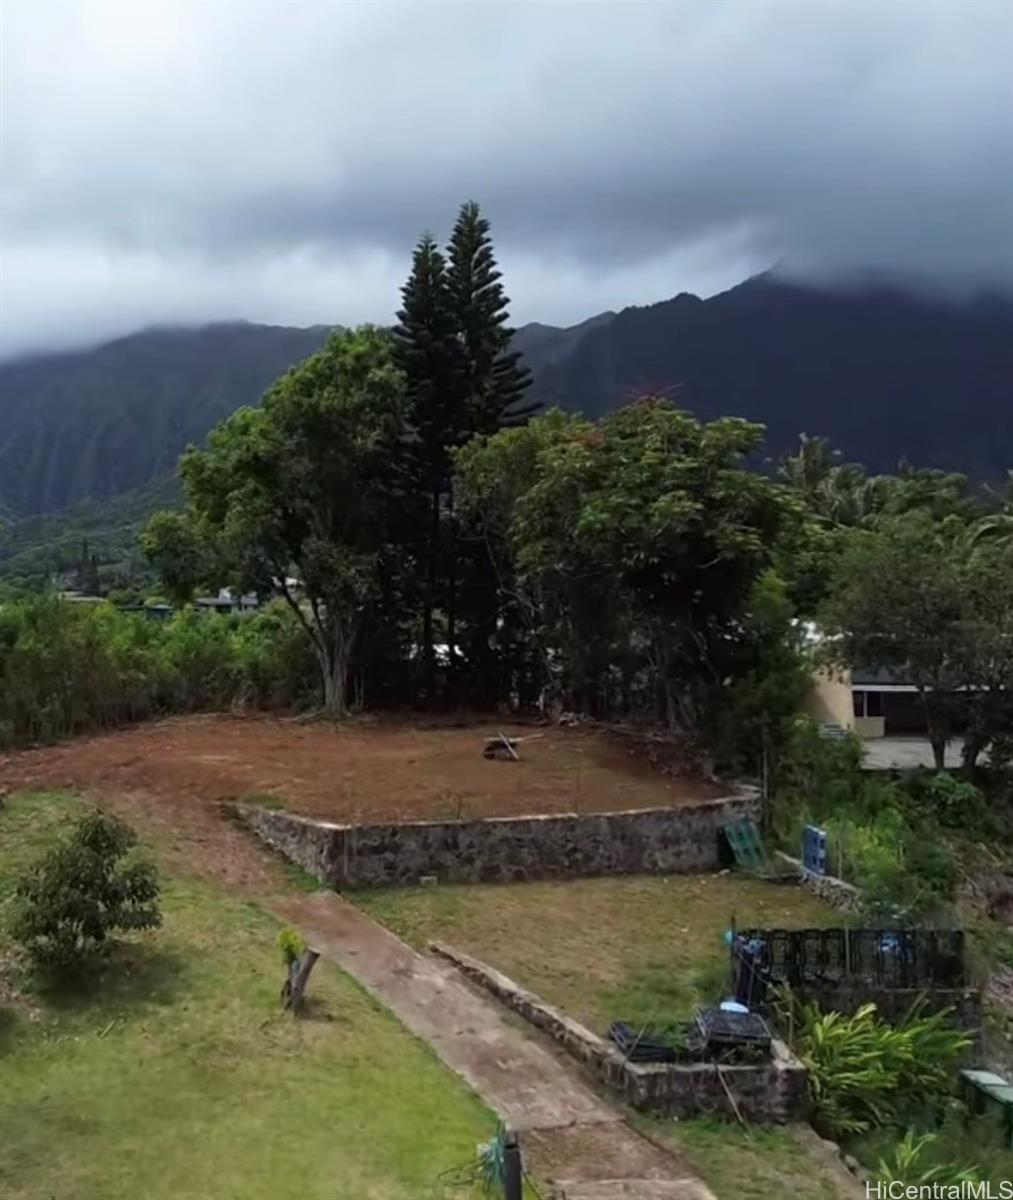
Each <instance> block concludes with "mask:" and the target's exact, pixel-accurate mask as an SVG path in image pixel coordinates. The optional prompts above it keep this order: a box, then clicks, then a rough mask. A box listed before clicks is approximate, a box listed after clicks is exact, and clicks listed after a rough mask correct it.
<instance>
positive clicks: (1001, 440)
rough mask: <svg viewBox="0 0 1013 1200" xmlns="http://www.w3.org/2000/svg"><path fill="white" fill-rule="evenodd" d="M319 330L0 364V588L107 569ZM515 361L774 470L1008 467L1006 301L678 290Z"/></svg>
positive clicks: (144, 336)
mask: <svg viewBox="0 0 1013 1200" xmlns="http://www.w3.org/2000/svg"><path fill="white" fill-rule="evenodd" d="M326 334H327V329H326V327H324V326H316V327H313V328H310V329H290V328H284V327H279V326H264V325H250V324H243V323H234V324H219V325H209V326H205V327H203V328H197V329H190V330H183V329H176V330H150V331H147V332H143V333H139V334H135V335H133V336H131V337H126V338H122V339H120V340H118V341H115V342H111V343H108V344H107V345H104V346H99V347H97V348H95V349H92V350H87V351H78V352H75V353H72V354H59V355H45V356H38V357H35V358H33V359H25V360H19V361H13V362H8V363H5V364H0V573H2V574H4V575H6V576H12V575H13V576H18V575H25V576H35V575H38V574H40V573H44V572H47V571H52V570H54V569H56V570H59V569H62V568H63V567H64V566H65V565H66V562H67V561H68V560H70V561H74V556H75V555H76V553H77V550H78V548H79V546H80V541H81V538H82V536H87V537H88V538H89V541H90V543H91V544H92V545H93V547H94V548H95V549H96V551H97V552H99V553H100V555H101V556H102V558H103V561H107V562H108V561H116V560H117V559H118V558H119V557H120V556H122V555H123V554H125V553H126V552H127V550H128V549H129V548H130V547H131V546H132V545H133V541H134V535H135V533H136V529H137V528H138V526H139V524H140V523H141V522H143V520H144V519H145V518H146V517H147V516H148V515H149V513H150V512H152V511H153V510H154V509H155V508H157V507H160V506H163V505H165V504H166V503H167V502H171V499H172V496H173V494H174V493H173V492H172V485H171V484H170V483H169V482H167V479H168V476H169V475H170V474H171V473H172V472H173V471H174V469H175V464H176V460H177V458H178V456H179V454H180V452H181V451H182V450H183V449H184V448H185V447H186V446H187V445H188V444H189V443H197V444H199V443H200V442H202V441H203V439H204V437H205V435H206V434H207V432H208V430H210V429H211V428H212V427H213V426H214V425H215V424H216V423H217V422H218V421H220V420H221V419H222V418H224V417H226V416H228V415H229V414H230V413H232V412H233V411H235V409H237V408H239V407H241V406H242V405H247V404H256V403H258V402H259V400H260V398H261V396H262V394H263V393H264V391H265V390H266V389H267V388H268V387H269V386H270V384H271V383H272V382H273V381H274V380H275V379H276V378H277V377H278V376H279V375H281V374H282V373H283V372H284V371H285V370H286V369H287V368H288V367H290V366H292V365H293V364H294V363H296V362H299V361H300V360H302V359H304V358H305V357H306V356H307V355H309V354H310V353H312V352H313V351H315V350H317V349H318V348H319V347H320V346H321V345H322V343H323V341H324V339H325V337H326ZM514 347H515V349H517V350H520V351H521V352H522V353H523V355H524V360H525V362H526V363H527V365H528V367H529V368H530V369H531V371H532V374H533V377H534V383H533V387H532V389H531V393H530V394H531V395H532V396H533V397H535V398H536V399H538V400H540V401H541V402H542V403H543V405H545V406H546V407H550V406H554V405H558V406H559V407H562V408H564V409H567V410H570V411H576V412H583V413H585V414H586V415H589V416H592V417H595V416H600V415H602V414H604V413H607V412H610V411H612V410H613V409H614V408H616V407H618V406H619V405H621V404H622V403H623V402H624V401H625V400H627V399H629V398H630V397H631V396H635V395H641V394H644V393H645V392H655V393H659V392H660V393H663V394H668V395H671V396H674V397H676V398H677V399H678V402H679V403H680V404H682V405H684V406H685V407H687V408H689V409H691V410H692V411H693V412H695V413H696V414H697V415H698V416H700V417H703V418H705V419H712V418H714V417H718V416H742V417H746V418H749V419H750V420H755V421H760V422H762V423H763V424H764V425H765V426H766V428H767V438H766V446H765V451H766V453H768V454H771V455H773V456H776V455H777V454H779V453H781V452H783V451H785V450H788V449H790V448H791V447H793V446H794V445H795V444H796V442H797V439H798V435H799V434H800V433H802V432H806V433H809V434H812V435H822V436H826V437H828V438H829V439H830V441H831V443H832V444H833V445H834V446H835V447H836V448H838V449H839V450H840V451H841V452H842V453H843V454H844V456H845V457H846V458H848V459H851V460H856V461H860V462H863V463H864V464H865V465H866V466H867V467H869V468H870V469H872V470H878V471H891V470H893V469H895V468H896V466H897V463H898V461H899V460H901V459H907V460H909V461H911V462H913V463H915V464H917V465H919V466H942V467H947V468H950V469H954V470H961V471H965V472H968V473H969V474H971V475H972V476H975V477H980V478H986V479H987V478H996V477H1000V476H1001V475H1002V473H1003V471H1004V470H1005V468H1006V466H1007V465H1008V464H1009V462H1010V461H1013V382H1011V381H1013V302H1010V301H1009V300H1003V299H999V298H992V299H982V300H979V301H977V302H974V303H956V302H944V301H939V300H931V301H930V300H926V299H917V298H913V297H910V296H903V295H901V294H899V293H897V292H891V291H886V290H866V291H863V292H852V293H850V294H832V293H829V292H818V291H813V290H810V289H806V288H802V287H798V286H793V285H788V284H784V283H780V282H777V281H775V280H773V279H771V278H769V277H759V278H756V279H752V280H749V281H747V282H746V283H744V284H742V285H740V286H739V287H736V288H733V289H731V290H730V291H728V292H725V293H723V294H721V295H718V296H714V297H712V298H711V299H709V300H700V299H698V298H697V297H695V296H690V295H685V294H684V295H680V296H677V297H675V298H674V299H672V300H666V301H664V302H662V303H660V304H655V305H651V306H649V307H645V308H628V309H625V310H623V311H622V312H620V313H618V314H615V313H611V312H609V313H602V314H599V315H598V316H596V317H592V318H589V319H588V320H587V321H584V322H583V323H581V324H579V325H575V326H572V327H570V328H560V327H557V326H551V325H542V324H537V323H533V324H529V325H525V326H523V327H521V328H520V329H519V330H518V331H517V333H516V334H515V336H514ZM115 497H121V498H122V499H120V500H114V501H113V502H112V503H110V498H115ZM68 508H72V509H73V511H72V512H69V513H65V514H64V516H63V517H59V518H58V517H41V516H40V514H48V513H58V512H61V511H62V510H65V509H68ZM26 518H31V519H27V520H26Z"/></svg>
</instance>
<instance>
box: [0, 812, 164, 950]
mask: <svg viewBox="0 0 1013 1200" xmlns="http://www.w3.org/2000/svg"><path fill="white" fill-rule="evenodd" d="M136 841H137V835H136V834H135V833H134V831H133V830H132V829H131V828H130V827H129V826H128V825H124V824H123V823H122V822H121V821H117V820H116V819H115V818H114V817H109V816H106V815H105V814H104V813H101V812H93V813H91V814H90V815H88V816H87V817H85V818H84V819H83V820H82V821H81V822H80V823H79V824H78V825H77V827H76V828H75V830H74V832H73V833H72V834H71V835H70V837H69V838H68V839H67V840H66V841H65V842H64V843H63V844H62V845H59V846H57V847H56V848H55V849H53V850H51V851H50V852H49V853H48V854H46V855H45V857H44V858H42V859H41V860H40V861H39V862H38V863H36V864H35V865H34V866H33V867H32V868H31V869H30V870H29V871H28V873H27V874H26V875H25V876H24V877H23V878H22V879H21V880H20V882H19V883H18V885H17V888H16V897H17V901H16V908H15V916H14V924H13V928H12V931H11V932H12V934H13V936H14V938H15V939H16V940H17V941H18V942H20V943H21V945H22V946H24V948H25V950H26V951H27V952H28V955H29V956H30V958H31V959H32V961H33V963H34V964H35V965H36V966H37V967H42V968H44V969H47V970H51V971H69V970H72V969H74V968H76V967H79V966H80V965H81V964H82V963H83V962H84V961H85V960H87V959H88V958H89V957H91V956H93V955H95V954H98V953H100V952H101V951H102V950H103V949H104V948H105V947H106V945H107V943H108V939H109V937H110V936H111V935H112V934H114V933H116V932H118V931H120V930H123V931H127V930H132V929H154V928H156V927H157V926H159V925H160V924H161V923H162V917H161V913H160V911H159V908H158V896H159V887H158V879H157V876H156V873H155V868H154V866H153V865H152V864H151V863H149V862H146V861H143V860H134V861H132V862H129V863H124V862H122V861H121V860H122V859H123V858H124V857H125V856H126V855H127V853H128V852H129V851H130V850H131V849H132V848H133V846H134V845H135V843H136Z"/></svg>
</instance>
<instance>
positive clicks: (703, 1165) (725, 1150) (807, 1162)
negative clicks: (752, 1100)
mask: <svg viewBox="0 0 1013 1200" xmlns="http://www.w3.org/2000/svg"><path fill="white" fill-rule="evenodd" d="M638 1123H639V1124H640V1126H641V1128H643V1129H644V1131H645V1132H646V1133H649V1134H650V1135H651V1137H653V1138H654V1139H655V1140H656V1141H659V1142H661V1143H662V1144H667V1145H670V1146H671V1147H672V1148H673V1149H674V1150H676V1151H677V1152H678V1153H679V1154H680V1155H682V1157H683V1158H684V1159H685V1160H686V1162H688V1163H689V1165H690V1166H691V1167H692V1168H693V1169H694V1170H695V1171H696V1173H697V1174H698V1175H699V1176H700V1178H701V1179H702V1180H703V1181H704V1183H706V1184H707V1186H708V1187H709V1188H710V1189H711V1190H712V1191H713V1193H714V1195H715V1196H717V1198H718V1200H771V1198H772V1197H775V1196H791V1197H792V1200H845V1198H846V1197H847V1198H851V1197H854V1198H855V1200H857V1198H858V1197H859V1196H862V1195H864V1189H861V1188H860V1187H859V1185H858V1183H857V1181H854V1182H853V1181H851V1180H850V1179H845V1178H844V1177H843V1175H842V1174H841V1172H840V1171H838V1170H836V1169H835V1168H833V1167H831V1166H830V1164H829V1163H828V1162H827V1161H825V1160H824V1158H823V1157H822V1156H821V1155H818V1154H817V1153H816V1152H815V1151H814V1150H813V1149H812V1147H811V1146H809V1145H807V1144H806V1142H805V1141H803V1140H802V1139H801V1137H800V1136H799V1135H798V1134H796V1133H795V1132H794V1131H793V1130H792V1129H790V1128H785V1127H782V1126H767V1127H764V1128H761V1127H758V1126H753V1127H752V1128H750V1129H748V1130H744V1129H741V1128H740V1127H739V1126H738V1125H735V1124H732V1123H731V1122H730V1121H722V1120H720V1119H718V1118H716V1117H698V1118H696V1119H695V1120H692V1121H678V1122H676V1121H662V1120H655V1119H651V1118H641V1119H639V1121H638Z"/></svg>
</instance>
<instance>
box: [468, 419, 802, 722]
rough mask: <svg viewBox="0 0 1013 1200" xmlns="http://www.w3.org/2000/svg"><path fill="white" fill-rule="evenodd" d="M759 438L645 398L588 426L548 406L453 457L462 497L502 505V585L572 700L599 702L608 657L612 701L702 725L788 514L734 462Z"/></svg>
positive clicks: (485, 508)
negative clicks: (614, 667) (520, 428)
mask: <svg viewBox="0 0 1013 1200" xmlns="http://www.w3.org/2000/svg"><path fill="white" fill-rule="evenodd" d="M761 436H762V429H761V428H760V427H759V426H756V425H751V424H749V423H748V422H745V421H739V420H723V421H715V422H712V423H710V424H703V423H701V422H699V421H697V420H695V419H694V418H693V417H692V416H690V415H689V414H688V413H685V412H682V411H680V410H679V409H678V408H676V407H675V406H674V405H672V404H671V403H669V402H667V401H664V400H654V399H647V400H644V401H641V402H640V403H638V404H635V405H631V406H629V407H627V408H624V409H620V410H619V411H618V412H615V413H613V414H611V415H610V416H608V417H606V418H604V419H603V420H602V422H601V423H600V424H599V425H597V426H596V425H593V424H591V423H590V422H588V421H584V420H582V419H580V418H568V417H563V416H561V415H557V414H549V415H548V416H547V417H546V418H543V420H541V421H538V422H535V423H534V424H533V426H532V428H531V431H530V432H528V431H524V432H523V433H517V432H515V431H504V432H501V433H500V434H498V435H496V436H495V437H493V438H491V439H489V440H488V441H486V442H484V443H481V444H480V445H478V446H477V447H475V448H472V447H468V448H467V450H466V451H462V453H461V454H460V456H459V461H460V464H461V472H462V480H463V481H464V484H465V486H466V488H467V491H468V504H469V506H470V507H471V508H472V509H475V510H477V511H479V512H486V513H488V514H491V515H490V516H488V517H487V518H486V519H487V520H488V521H499V522H502V521H503V520H504V518H503V516H502V515H497V514H501V513H502V512H503V510H504V509H505V508H506V509H508V510H509V517H508V518H507V524H508V531H509V532H508V535H507V536H508V539H509V543H510V548H511V551H512V556H513V561H514V564H515V570H516V575H517V580H518V583H519V585H520V587H521V589H522V590H523V591H524V592H525V593H526V595H527V598H528V600H527V603H528V606H529V607H530V608H531V610H532V612H533V613H535V612H537V614H538V616H537V619H538V620H539V621H540V622H541V624H542V627H543V630H544V636H545V639H546V647H547V654H548V657H549V658H550V659H554V660H556V661H558V662H561V663H563V664H567V666H568V667H569V669H570V679H569V681H568V689H567V690H568V691H569V693H570V695H569V698H570V699H573V700H575V701H576V702H577V703H578V704H579V705H580V706H581V707H584V706H590V707H591V708H592V711H594V709H595V708H596V707H598V708H600V707H602V704H601V697H602V696H603V695H606V694H607V693H609V692H610V691H611V690H612V689H610V686H609V684H610V681H609V678H608V677H609V675H610V673H611V668H610V664H611V663H612V662H613V661H621V662H623V663H625V669H626V678H625V680H621V681H615V682H617V683H618V687H619V692H620V694H625V696H626V699H627V700H632V689H637V688H638V689H645V690H646V691H647V692H648V693H649V699H648V705H649V708H650V710H651V711H653V712H656V713H657V712H660V714H661V715H663V718H664V719H665V720H666V721H668V723H669V724H670V725H671V726H673V727H680V728H683V729H687V730H692V731H694V732H699V731H701V729H702V728H703V725H704V720H705V714H706V713H707V712H708V711H711V705H712V703H713V702H714V701H715V699H716V697H717V696H718V694H719V693H720V692H721V691H722V689H723V688H724V687H725V684H726V679H727V670H728V668H729V666H730V665H731V664H732V663H733V662H734V660H735V648H736V646H737V643H738V642H739V640H740V638H741V630H742V615H743V611H744V608H745V605H746V603H747V601H748V598H749V596H750V594H751V591H752V588H753V585H754V583H755V582H756V580H757V578H758V577H759V575H760V574H761V572H762V571H763V570H765V569H766V567H767V566H769V565H770V562H771V558H772V554H773V549H774V546H775V544H776V542H777V539H778V537H779V536H780V534H781V532H782V530H783V528H784V527H785V524H786V522H787V521H788V520H789V518H790V505H789V504H788V502H787V499H786V497H785V495H784V493H783V491H782V489H780V488H779V487H778V486H777V485H775V484H773V483H772V482H771V481H770V480H768V479H766V478H765V477H764V476H762V475H759V474H757V473H755V472H752V471H749V470H747V469H746V468H745V466H744V464H743V460H744V459H745V457H746V456H747V455H749V454H750V453H752V452H753V451H754V450H755V449H756V448H757V446H758V444H759V441H760V438H761ZM497 460H502V461H500V462H497ZM525 469H526V470H527V471H528V473H529V474H528V477H527V478H525V477H524V476H523V475H521V474H520V472H521V471H523V470H525ZM511 470H515V471H516V472H517V476H516V478H515V479H514V480H511V479H510V472H511ZM634 663H635V664H637V665H636V666H634ZM574 668H576V670H574ZM596 698H597V699H598V703H597V704H596V703H595V700H596ZM611 702H612V701H611V698H610V699H609V701H608V703H611Z"/></svg>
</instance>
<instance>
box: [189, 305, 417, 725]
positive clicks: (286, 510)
mask: <svg viewBox="0 0 1013 1200" xmlns="http://www.w3.org/2000/svg"><path fill="white" fill-rule="evenodd" d="M403 429H404V377H403V375H402V372H401V370H400V369H399V367H398V365H397V363H396V362H395V353H394V343H393V338H392V337H391V335H390V334H389V333H386V332H384V331H382V330H378V329H374V328H372V327H369V326H366V327H363V328H361V329H358V330H354V331H349V332H341V333H336V334H334V335H333V336H332V337H331V339H330V340H329V342H328V343H327V346H326V347H325V348H324V349H323V350H322V351H321V352H320V353H319V354H314V355H313V356H312V357H311V358H308V359H307V360H306V361H305V362H303V363H300V364H299V365H298V366H296V367H294V368H293V369H292V370H290V371H289V372H288V373H287V374H285V375H284V376H282V378H281V379H279V380H278V382H277V383H276V384H275V385H274V386H273V387H272V388H271V389H270V391H268V393H267V395H266V396H265V397H264V403H263V405H262V407H261V408H259V409H248V408H247V409H240V410H239V411H238V412H236V413H234V414H233V415H232V416H231V417H230V418H229V419H228V420H226V421H224V422H223V423H222V424H221V425H219V426H218V427H217V428H216V429H215V430H214V431H213V432H212V433H211V435H210V437H209V439H208V444H207V448H206V449H203V450H198V449H190V450H188V451H187V453H186V454H185V455H184V457H183V459H182V461H181V464H180V473H181V475H182V477H183V483H184V487H185V490H186V496H187V502H188V505H189V509H190V516H191V519H192V521H193V522H194V523H195V527H196V528H197V529H199V530H201V531H202V533H203V535H204V536H205V537H206V538H207V539H208V540H209V541H210V542H212V543H213V544H214V545H215V546H216V548H217V551H218V553H219V555H220V556H221V558H222V560H223V561H224V562H227V563H228V564H229V566H230V569H231V573H232V577H233V579H234V580H235V581H236V582H237V583H238V584H239V586H241V587H244V588H248V587H252V588H254V589H256V590H257V591H259V592H261V593H266V594H270V593H271V592H272V591H278V592H279V593H280V594H281V596H282V597H283V598H284V600H285V601H286V603H287V604H288V605H289V607H290V608H291V609H292V611H293V613H294V614H295V616H296V619H297V620H298V621H299V623H300V625H301V626H302V628H303V630H304V631H305V633H306V636H307V638H308V639H309V641H310V644H311V645H312V647H313V652H314V654H315V656H316V660H317V663H318V665H319V668H320V679H321V684H322V690H323V699H324V707H325V708H326V709H327V711H328V712H330V713H332V714H333V715H335V716H343V715H345V713H346V712H347V711H348V697H347V684H348V668H349V662H350V659H351V656H352V653H353V650H354V647H355V642H356V637H357V635H358V632H359V629H360V627H361V622H362V619H363V616H364V614H365V612H366V610H367V608H368V605H369V603H370V600H371V598H372V597H373V596H374V594H375V590H376V584H377V564H378V561H379V558H380V556H381V552H382V550H383V547H384V542H385V538H386V536H387V532H388V529H389V520H388V516H389V512H390V506H391V503H392V500H391V488H392V486H393V484H392V477H391V472H390V463H391V459H392V456H393V453H394V447H395V446H396V444H397V442H398V439H399V438H400V437H401V435H402V433H403ZM293 580H294V581H295V582H293Z"/></svg>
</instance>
